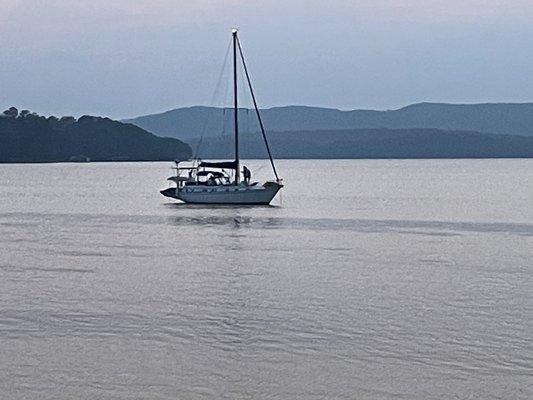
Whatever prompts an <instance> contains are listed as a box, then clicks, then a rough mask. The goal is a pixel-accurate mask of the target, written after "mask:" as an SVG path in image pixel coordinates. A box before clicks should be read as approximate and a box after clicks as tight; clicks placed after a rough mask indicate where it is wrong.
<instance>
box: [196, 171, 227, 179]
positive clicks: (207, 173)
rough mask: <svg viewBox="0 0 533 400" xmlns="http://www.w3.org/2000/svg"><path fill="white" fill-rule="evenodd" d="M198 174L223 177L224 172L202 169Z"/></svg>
mask: <svg viewBox="0 0 533 400" xmlns="http://www.w3.org/2000/svg"><path fill="white" fill-rule="evenodd" d="M196 175H197V176H207V175H213V178H222V177H223V176H224V174H223V173H222V172H218V171H200V172H198V173H197V174H196Z"/></svg>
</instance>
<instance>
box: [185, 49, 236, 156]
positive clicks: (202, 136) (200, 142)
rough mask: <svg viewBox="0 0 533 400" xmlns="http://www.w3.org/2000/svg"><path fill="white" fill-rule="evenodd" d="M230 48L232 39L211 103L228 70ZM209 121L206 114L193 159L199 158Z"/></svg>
mask: <svg viewBox="0 0 533 400" xmlns="http://www.w3.org/2000/svg"><path fill="white" fill-rule="evenodd" d="M230 49H231V40H230V41H229V43H228V47H227V48H226V54H225V55H224V61H223V63H222V68H221V69H220V72H219V74H218V80H217V84H216V85H215V90H214V91H213V95H212V96H211V104H210V105H214V103H215V99H216V97H217V94H218V92H219V90H220V86H221V83H222V80H223V76H224V72H225V70H226V65H227V64H228V56H229V52H230ZM226 92H227V85H226ZM224 100H225V99H223V101H224ZM208 121H209V118H208V117H207V116H206V118H205V119H204V123H203V127H202V133H201V134H200V139H199V140H198V143H197V145H196V149H195V152H194V157H193V160H197V159H198V155H199V153H200V148H201V145H202V142H203V139H204V135H205V131H206V129H207V124H208Z"/></svg>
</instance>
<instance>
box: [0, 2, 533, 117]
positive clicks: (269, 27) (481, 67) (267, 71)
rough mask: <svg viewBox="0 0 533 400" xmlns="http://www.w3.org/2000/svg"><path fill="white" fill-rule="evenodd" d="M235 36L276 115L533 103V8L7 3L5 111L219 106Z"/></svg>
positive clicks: (1, 82)
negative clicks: (316, 109) (301, 107)
mask: <svg viewBox="0 0 533 400" xmlns="http://www.w3.org/2000/svg"><path fill="white" fill-rule="evenodd" d="M233 26H237V27H239V29H240V37H241V42H242V44H243V46H244V50H245V53H246V55H247V58H248V63H249V67H250V68H251V72H252V78H253V79H254V82H255V86H256V91H257V95H258V99H259V102H260V103H261V105H262V106H265V107H271V106H278V105H287V104H306V105H316V106H328V107H336V108H341V109H352V108H377V109H389V108H398V107H401V106H404V105H407V104H409V103H413V102H420V101H444V102H494V101H509V102H511V101H513V102H514V101H516V102H525V101H533V0H507V1H498V0H447V1H444V0H443V1H435V0H361V1H358V0H352V1H342V0H329V1H326V0H324V1H313V0H311V1H309V0H307V1H304V0H270V1H261V0H255V1H252V0H250V1H245V0H227V1H221V0H220V1H217V0H187V1H182V0H150V1H143V0H130V1H127V0H106V1H104V0H92V1H89V0H0V49H1V53H0V107H4V108H6V107H8V106H10V105H15V106H17V107H19V108H29V109H31V110H35V111H37V112H39V113H43V114H55V115H64V114H70V115H75V116H79V115H81V114H94V115H108V116H111V117H115V118H124V117H131V116H137V115H140V114H147V113H153V112H158V111H164V110H168V109H171V108H175V107H180V106H188V105H195V104H204V105H210V104H212V98H213V93H214V90H215V86H216V82H217V79H218V76H219V74H220V70H221V65H222V61H223V58H224V54H225V52H226V48H227V45H228V43H229V39H230V30H231V28H232V27H233ZM223 92H224V90H223V89H220V90H219V91H218V94H219V96H218V97H216V100H217V101H216V102H215V104H214V105H219V103H220V102H221V101H222V97H224V96H223Z"/></svg>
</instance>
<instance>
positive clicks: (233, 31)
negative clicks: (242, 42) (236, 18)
mask: <svg viewBox="0 0 533 400" xmlns="http://www.w3.org/2000/svg"><path fill="white" fill-rule="evenodd" d="M237 32H239V30H238V29H237V28H233V29H232V30H231V33H233V34H234V35H235V34H236V33H237Z"/></svg>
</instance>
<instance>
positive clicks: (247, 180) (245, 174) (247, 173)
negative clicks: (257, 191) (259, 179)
mask: <svg viewBox="0 0 533 400" xmlns="http://www.w3.org/2000/svg"><path fill="white" fill-rule="evenodd" d="M242 175H243V177H244V183H245V184H247V185H249V184H250V179H251V178H252V173H251V172H250V170H249V169H248V168H246V165H243V166H242Z"/></svg>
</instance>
